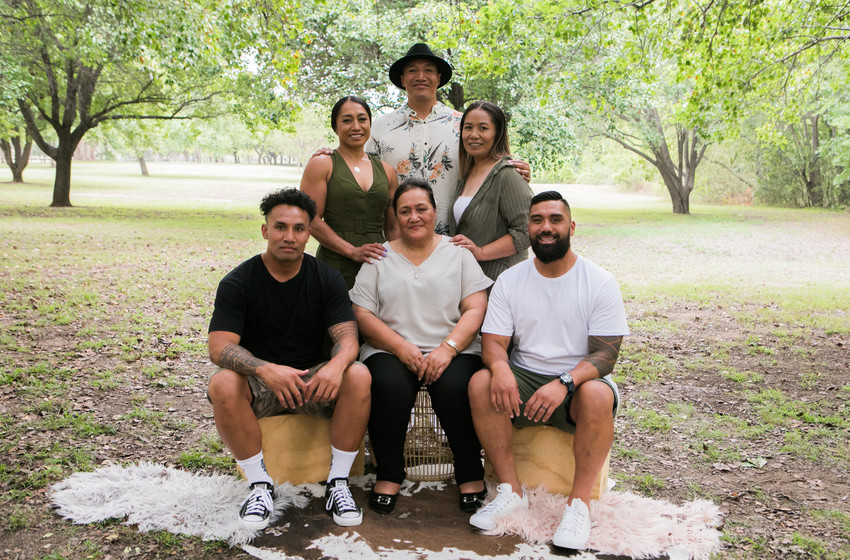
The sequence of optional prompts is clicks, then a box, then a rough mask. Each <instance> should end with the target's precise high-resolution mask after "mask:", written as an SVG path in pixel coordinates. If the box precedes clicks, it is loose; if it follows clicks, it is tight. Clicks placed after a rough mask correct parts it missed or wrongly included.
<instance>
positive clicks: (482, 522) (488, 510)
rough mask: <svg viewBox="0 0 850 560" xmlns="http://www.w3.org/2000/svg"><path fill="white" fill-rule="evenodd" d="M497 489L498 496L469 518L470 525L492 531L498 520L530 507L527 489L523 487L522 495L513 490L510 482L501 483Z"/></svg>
mask: <svg viewBox="0 0 850 560" xmlns="http://www.w3.org/2000/svg"><path fill="white" fill-rule="evenodd" d="M496 490H497V491H498V494H496V498H495V499H494V500H493V501H492V502H490V503H489V504H487V505H485V506H484V507H483V508H481V509H480V510H479V511H478V513H476V514H475V515H473V516H472V517H470V518H469V523H470V525H472V526H473V527H478V528H479V529H481V530H482V531H492V530H493V529H495V528H496V521H497V520H499V519H502V518H503V517H507V516H508V515H510V514H511V513H513V512H515V511H517V510H521V509H528V496H527V495H526V493H525V489H523V491H522V496H521V497H520V495H519V494H516V493H515V492H514V491H513V488H511V485H510V484H508V483H503V484H500V485H499V486H497V487H496Z"/></svg>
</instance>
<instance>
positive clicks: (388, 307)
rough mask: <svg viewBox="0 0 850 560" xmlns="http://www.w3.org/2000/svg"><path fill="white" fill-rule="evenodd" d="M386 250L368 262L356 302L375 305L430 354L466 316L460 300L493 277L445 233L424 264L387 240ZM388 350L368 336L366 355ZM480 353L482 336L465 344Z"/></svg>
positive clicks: (391, 323) (377, 312)
mask: <svg viewBox="0 0 850 560" xmlns="http://www.w3.org/2000/svg"><path fill="white" fill-rule="evenodd" d="M384 247H385V248H386V249H387V253H386V256H385V257H384V258H383V259H381V260H376V261H374V263H373V264H368V263H367V264H364V265H363V266H362V267H361V268H360V272H358V273H357V279H356V280H355V282H354V287H353V288H352V289H351V292H349V295H350V297H351V302H352V303H354V304H356V305H359V306H360V307H363V308H364V309H367V310H368V311H371V312H372V313H374V314H375V316H376V317H378V318H379V319H380V320H381V321H383V322H384V323H385V324H386V325H387V326H388V327H390V328H391V329H392V330H394V331H395V332H397V333H398V334H400V335H401V336H402V337H404V339H405V340H407V341H408V342H411V343H412V344H415V345H416V346H417V347H419V349H420V350H421V351H422V352H423V353H425V354H427V353H428V352H431V351H432V350H434V349H435V348H437V347H438V346H439V345H440V343H441V342H442V341H443V339H444V338H446V337H447V336H448V335H449V333H450V332H451V330H452V329H453V328H454V327H455V325H457V322H458V320H459V319H460V315H461V313H460V302H461V301H462V300H463V299H464V298H466V297H467V296H469V295H472V294H474V293H475V292H480V291H481V290H485V289H487V288H488V287H490V285H491V284H492V283H493V281H492V280H490V279H489V278H488V277H487V276H486V275H485V274H484V273H483V272H482V271H481V267H480V266H478V262H477V261H476V260H475V257H473V256H472V253H470V252H469V251H468V250H466V249H462V248H460V247H457V246H456V245H452V244H451V243H450V242H449V238H448V237H446V236H442V235H441V236H440V241H439V243H438V244H437V246H436V247H435V248H434V251H433V252H432V253H431V254H430V255H429V256H428V258H427V259H425V260H424V261H423V262H422V263H421V264H420V265H419V266H414V265H413V263H411V262H410V261H409V260H407V257H405V256H404V255H403V254H402V253H396V252H395V251H393V250H392V248H391V247H390V244H389V242H386V243H384ZM377 352H383V350H378V349H377V348H375V347H373V346H372V345H371V344H369V343H368V342H366V343H364V344H363V347H362V348H361V349H360V360H361V361H363V360H365V359H366V358H368V357H369V356H371V355H372V354H375V353H377ZM463 353H464V354H480V353H481V338H480V336H476V338H475V341H474V342H473V343H472V344H470V345H469V346H468V347H466V348H465V349H464V350H463Z"/></svg>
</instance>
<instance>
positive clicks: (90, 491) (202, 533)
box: [51, 463, 309, 546]
mask: <svg viewBox="0 0 850 560" xmlns="http://www.w3.org/2000/svg"><path fill="white" fill-rule="evenodd" d="M249 490H250V489H249V488H248V483H247V482H245V481H244V480H240V479H237V478H235V477H232V476H224V475H209V476H206V475H201V474H192V473H189V472H186V471H181V470H179V469H175V468H172V467H165V466H163V465H155V464H153V463H140V464H138V465H130V466H127V467H122V466H117V465H116V466H110V467H104V468H101V469H98V470H96V471H94V472H87V473H75V474H73V475H71V476H70V477H68V478H66V479H65V480H63V481H62V482H59V483H57V484H54V485H53V486H52V487H51V498H52V500H53V504H54V506H55V507H57V508H58V510H59V511H58V513H59V515H61V516H62V517H64V518H66V519H70V520H71V521H73V522H74V523H78V524H83V523H94V522H97V521H103V520H105V519H110V518H119V519H121V518H124V517H126V518H127V519H126V521H124V524H125V525H138V528H139V531H142V532H147V531H168V532H170V533H178V534H184V535H195V536H199V537H201V538H202V539H204V540H216V539H219V540H224V541H227V542H229V543H230V544H231V545H237V546H238V545H241V544H244V543H247V542H250V541H251V540H252V539H253V538H254V537H255V536H256V535H257V534H258V533H259V532H258V531H252V530H250V529H247V528H246V527H244V526H243V525H242V523H241V522H240V521H239V515H238V514H239V507H240V506H241V504H242V502H243V501H244V500H245V498H246V497H247V496H248V492H249ZM298 492H299V490H298V489H297V488H296V487H294V486H291V485H288V484H283V485H278V486H277V487H276V488H275V500H274V506H275V507H274V514H273V520H274V519H277V518H278V517H280V514H281V513H282V512H283V511H284V510H285V509H286V508H287V507H289V506H295V507H298V508H303V507H305V506H306V505H307V503H308V500H309V498H307V497H305V496H301V495H299V493H298Z"/></svg>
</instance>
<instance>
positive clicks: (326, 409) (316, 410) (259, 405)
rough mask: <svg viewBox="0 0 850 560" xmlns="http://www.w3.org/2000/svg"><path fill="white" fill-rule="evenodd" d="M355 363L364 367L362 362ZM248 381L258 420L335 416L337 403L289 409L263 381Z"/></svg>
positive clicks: (312, 372)
mask: <svg viewBox="0 0 850 560" xmlns="http://www.w3.org/2000/svg"><path fill="white" fill-rule="evenodd" d="M327 363H328V362H322V363H320V364H316V365H315V366H313V367H311V368H310V369H309V371H308V372H307V374H306V375H304V376H303V377H302V378H301V379H303V380H304V381H305V382H307V381H309V380H310V379H311V378H312V377H313V376H314V375H315V374H316V372H317V371H319V370H320V369H322V367H324V366H325V364H327ZM354 363H355V364H360V365H363V364H362V363H361V362H354ZM352 365H353V364H352ZM349 367H350V366H349ZM364 367H365V366H364ZM219 371H221V370H219ZM247 380H248V386H249V387H250V388H251V397H252V400H251V410H253V411H254V416H256V417H257V418H265V417H267V416H277V415H278V414H306V415H307V416H313V417H316V418H331V417H332V416H333V414H334V408H335V407H336V402H335V401H330V402H305V403H304V404H302V405H301V406H296V407H294V408H289V407H287V406H284V405H282V404H281V403H280V400H279V399H278V398H277V395H275V394H274V393H273V392H272V391H271V390H270V389H269V388H268V386H267V385H266V383H265V382H264V381H263V380H262V379H260V378H259V377H255V376H253V375H252V376H248V377H247ZM207 400H209V395H207Z"/></svg>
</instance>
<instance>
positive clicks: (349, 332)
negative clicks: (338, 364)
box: [328, 321, 357, 358]
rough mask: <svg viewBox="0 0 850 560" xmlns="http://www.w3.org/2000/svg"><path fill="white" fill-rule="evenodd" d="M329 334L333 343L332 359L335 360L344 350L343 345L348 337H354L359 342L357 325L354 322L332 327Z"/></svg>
mask: <svg viewBox="0 0 850 560" xmlns="http://www.w3.org/2000/svg"><path fill="white" fill-rule="evenodd" d="M328 334H329V335H330V336H331V341H332V342H333V348H331V358H333V357H334V356H336V355H337V354H339V352H340V350H342V343H343V341H344V340H345V339H346V338H347V337H350V336H353V337H354V340H355V341H356V340H357V323H356V322H354V321H345V322H344V323H337V324H336V325H331V327H330V328H329V329H328Z"/></svg>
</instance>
